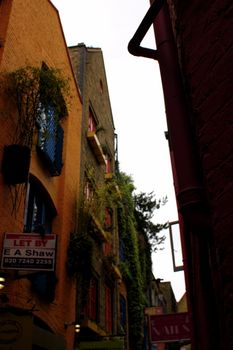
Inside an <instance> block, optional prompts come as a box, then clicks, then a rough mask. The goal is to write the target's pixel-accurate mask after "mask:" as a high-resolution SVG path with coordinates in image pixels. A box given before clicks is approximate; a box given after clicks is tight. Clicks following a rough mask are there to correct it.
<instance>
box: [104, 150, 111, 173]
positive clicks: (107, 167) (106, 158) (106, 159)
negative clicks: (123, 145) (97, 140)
mask: <svg viewBox="0 0 233 350" xmlns="http://www.w3.org/2000/svg"><path fill="white" fill-rule="evenodd" d="M105 161H106V168H105V172H106V174H110V173H111V171H112V166H111V158H110V157H109V155H108V154H105Z"/></svg>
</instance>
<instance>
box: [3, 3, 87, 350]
mask: <svg viewBox="0 0 233 350" xmlns="http://www.w3.org/2000/svg"><path fill="white" fill-rule="evenodd" d="M0 38H1V44H0V72H1V91H0V115H1V117H0V118H1V138H0V163H1V173H0V192H1V196H0V219H1V230H0V246H1V270H0V278H1V287H2V289H1V293H0V296H1V298H0V323H1V339H0V348H1V349H3V348H4V349H5V348H6V347H7V348H8V347H9V348H12V349H13V348H14V349H54V348H56V349H63V350H65V349H73V342H74V321H75V317H76V314H75V310H74V307H73V306H74V305H75V302H76V285H75V282H74V281H73V280H72V279H70V278H68V276H67V272H66V261H67V247H68V244H69V238H70V233H71V232H73V230H74V229H75V224H76V208H75V204H76V198H77V197H78V195H79V177H80V140H81V123H82V104H81V98H80V94H79V90H78V87H77V84H76V81H75V77H74V75H73V70H72V67H71V63H70V57H69V54H68V50H67V47H66V43H65V39H64V36H63V32H62V28H61V23H60V19H59V15H58V12H57V10H56V9H55V8H54V6H53V5H52V4H51V2H50V1H47V0H41V1H27V0H26V1H20V0H3V1H1V2H0ZM68 87H69V90H68V89H67V90H66V88H68ZM70 96H71V97H72V98H70ZM3 287H4V288H3Z"/></svg>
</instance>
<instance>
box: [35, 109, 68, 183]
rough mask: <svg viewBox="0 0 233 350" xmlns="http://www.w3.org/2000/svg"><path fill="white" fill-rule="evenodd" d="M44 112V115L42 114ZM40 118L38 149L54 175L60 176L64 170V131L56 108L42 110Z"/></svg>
mask: <svg viewBox="0 0 233 350" xmlns="http://www.w3.org/2000/svg"><path fill="white" fill-rule="evenodd" d="M42 113H43V116H42ZM41 116H42V117H41V118H38V122H39V130H38V144H37V149H38V153H39V154H40V156H41V158H42V160H43V161H44V163H45V164H46V166H47V168H48V170H49V172H50V174H51V175H52V176H59V175H60V174H61V170H62V149H63V138H64V131H63V129H62V127H61V126H60V125H59V123H58V121H57V119H56V115H55V113H54V109H53V108H52V107H50V108H48V110H47V111H46V112H45V110H44V109H42V110H41Z"/></svg>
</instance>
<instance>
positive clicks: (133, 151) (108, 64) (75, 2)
mask: <svg viewBox="0 0 233 350" xmlns="http://www.w3.org/2000/svg"><path fill="white" fill-rule="evenodd" d="M51 2H52V3H53V4H54V5H55V7H56V8H57V9H58V11H59V14H60V18H61V22H62V27H63V31H64V34H65V38H66V42H67V45H68V46H72V45H77V44H78V43H82V42H83V43H84V44H85V45H86V46H90V47H99V48H101V49H102V51H103V56H104V63H105V69H106V75H107V81H108V89H109V95H110V101H111V106H112V112H113V118H114V123H115V128H116V133H117V134H118V156H119V162H120V170H121V171H123V172H125V173H127V174H128V175H131V176H132V178H133V180H134V184H135V186H136V189H137V191H138V192H147V193H148V192H151V191H154V193H155V195H156V198H161V197H164V196H167V197H168V203H167V204H166V205H165V206H164V207H163V208H162V209H160V210H157V211H156V212H155V217H154V221H155V222H156V223H157V222H161V223H162V222H166V221H170V222H171V221H175V220H177V210H176V204H175V196H174V188H173V180H172V175H171V166H170V156H169V150H168V144H167V141H166V139H165V136H164V132H165V131H166V130H167V126H166V117H165V108H164V102H163V93H162V89H161V79H160V73H159V66H158V63H157V62H156V61H153V60H150V59H146V58H139V57H134V56H132V55H130V54H129V53H128V50H127V45H128V42H129V41H130V39H131V38H132V36H133V34H134V33H135V31H136V29H137V28H138V26H139V24H140V22H141V20H142V18H143V17H144V15H145V14H146V12H147V10H148V8H149V0H117V1H116V0H98V1H97V0H52V1H51ZM143 46H147V47H150V48H155V40H154V35H153V30H152V29H151V30H150V31H149V32H148V34H147V35H146V37H145V40H144V41H143ZM165 234H166V235H167V237H168V230H166V232H165ZM153 266H154V274H155V277H156V278H163V279H164V280H166V281H171V282H172V286H173V290H174V292H175V295H176V298H177V300H179V299H180V297H181V296H182V294H183V293H184V290H185V288H184V279H183V272H176V273H173V267H172V260H171V252H170V243H169V237H168V238H167V242H166V245H165V249H164V250H163V251H162V252H159V253H156V254H153Z"/></svg>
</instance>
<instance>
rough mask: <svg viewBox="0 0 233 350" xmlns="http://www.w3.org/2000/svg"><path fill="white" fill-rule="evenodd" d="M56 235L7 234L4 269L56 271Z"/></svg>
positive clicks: (2, 265)
mask: <svg viewBox="0 0 233 350" xmlns="http://www.w3.org/2000/svg"><path fill="white" fill-rule="evenodd" d="M55 257H56V235H55V234H48V235H43V236H42V235H40V234H36V233H27V234H22V233H5V237H4V242H3V250H2V263H1V268H2V269H13V270H33V271H54V268H55Z"/></svg>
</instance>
